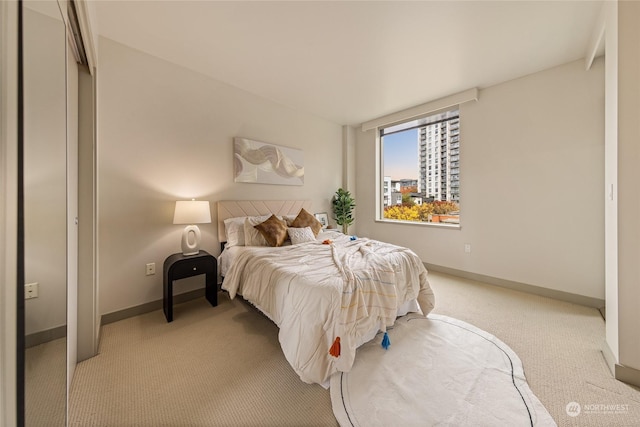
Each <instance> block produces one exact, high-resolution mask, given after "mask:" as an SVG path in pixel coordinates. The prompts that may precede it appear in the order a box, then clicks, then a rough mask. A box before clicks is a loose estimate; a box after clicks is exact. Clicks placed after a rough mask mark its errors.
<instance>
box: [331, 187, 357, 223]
mask: <svg viewBox="0 0 640 427" xmlns="http://www.w3.org/2000/svg"><path fill="white" fill-rule="evenodd" d="M331 203H332V204H333V219H335V220H336V223H337V224H338V225H341V226H342V232H343V233H344V234H347V232H348V230H349V226H350V225H351V224H352V223H353V221H354V220H355V218H354V217H353V208H355V207H356V201H355V199H354V198H353V197H351V193H349V191H347V190H344V189H342V188H338V191H336V194H335V195H334V196H333V199H332V201H331Z"/></svg>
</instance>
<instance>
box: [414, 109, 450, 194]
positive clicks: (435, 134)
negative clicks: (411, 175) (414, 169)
mask: <svg viewBox="0 0 640 427" xmlns="http://www.w3.org/2000/svg"><path fill="white" fill-rule="evenodd" d="M443 116H444V117H443ZM443 116H440V117H439V120H438V121H436V122H434V123H429V124H427V125H425V126H422V127H420V129H419V130H418V167H419V168H420V179H419V183H418V192H419V193H421V194H422V195H423V196H424V197H426V198H433V200H443V201H444V200H447V201H452V202H456V203H460V117H459V112H458V110H455V111H449V112H447V113H446V114H444V115H443Z"/></svg>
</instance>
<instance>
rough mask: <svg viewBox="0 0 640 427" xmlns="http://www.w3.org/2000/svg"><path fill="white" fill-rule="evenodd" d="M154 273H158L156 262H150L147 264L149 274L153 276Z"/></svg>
mask: <svg viewBox="0 0 640 427" xmlns="http://www.w3.org/2000/svg"><path fill="white" fill-rule="evenodd" d="M154 274H156V263H155V262H150V263H149V264H147V276H152V275H154Z"/></svg>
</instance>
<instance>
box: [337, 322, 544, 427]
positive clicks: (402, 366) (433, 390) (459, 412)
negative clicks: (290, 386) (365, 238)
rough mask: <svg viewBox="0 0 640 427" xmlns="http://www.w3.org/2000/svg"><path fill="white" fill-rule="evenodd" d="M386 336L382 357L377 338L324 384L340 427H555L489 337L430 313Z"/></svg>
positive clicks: (507, 354) (511, 357) (504, 349)
mask: <svg viewBox="0 0 640 427" xmlns="http://www.w3.org/2000/svg"><path fill="white" fill-rule="evenodd" d="M388 336H389V338H390V341H391V346H390V347H389V349H388V350H384V349H383V348H382V347H381V345H380V343H381V341H382V334H381V333H380V334H378V336H377V337H376V338H375V339H374V340H373V341H370V342H369V343H367V344H365V345H363V346H362V347H360V348H359V349H358V352H357V355H356V360H355V363H354V365H353V368H352V369H351V371H350V372H348V373H342V372H339V373H337V374H335V375H333V377H332V378H331V403H332V405H333V412H334V414H335V416H336V418H337V420H338V422H339V423H340V426H342V427H347V426H349V427H351V426H358V427H364V426H367V427H370V426H384V427H392V426H474V427H476V426H491V427H496V426H555V425H556V423H555V422H554V421H553V419H552V418H551V415H549V412H547V410H546V409H545V407H544V406H543V405H542V404H541V403H540V401H539V400H538V398H537V397H536V396H535V395H534V394H533V393H532V392H531V389H530V388H529V385H528V384H527V381H526V378H525V376H524V371H523V369H522V362H521V361H520V359H519V358H518V356H517V355H516V354H515V353H514V352H513V350H511V349H510V348H509V347H508V346H507V345H506V344H505V343H503V342H502V341H500V340H499V339H497V338H496V337H494V336H493V335H491V334H489V333H488V332H485V331H483V330H481V329H479V328H476V327H475V326H473V325H470V324H468V323H465V322H463V321H460V320H457V319H453V318H451V317H447V316H442V315H437V314H430V315H429V316H428V317H427V318H425V317H422V316H415V315H410V316H405V317H402V318H400V319H398V320H397V321H396V323H395V325H394V326H393V327H392V328H389V329H388Z"/></svg>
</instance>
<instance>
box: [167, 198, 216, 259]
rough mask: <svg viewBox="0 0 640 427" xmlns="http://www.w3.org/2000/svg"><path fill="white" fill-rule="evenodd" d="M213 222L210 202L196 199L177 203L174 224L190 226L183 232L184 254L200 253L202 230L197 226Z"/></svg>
mask: <svg viewBox="0 0 640 427" xmlns="http://www.w3.org/2000/svg"><path fill="white" fill-rule="evenodd" d="M210 222H211V209H210V208H209V202H207V201H199V200H198V201H197V200H195V199H192V200H185V201H180V200H179V201H177V202H176V210H175V212H174V214H173V223H174V224H189V225H187V226H186V227H185V228H184V231H183V232H182V254H183V255H185V256H186V255H197V254H198V253H199V252H200V229H199V228H198V226H197V225H195V224H208V223H210Z"/></svg>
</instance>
